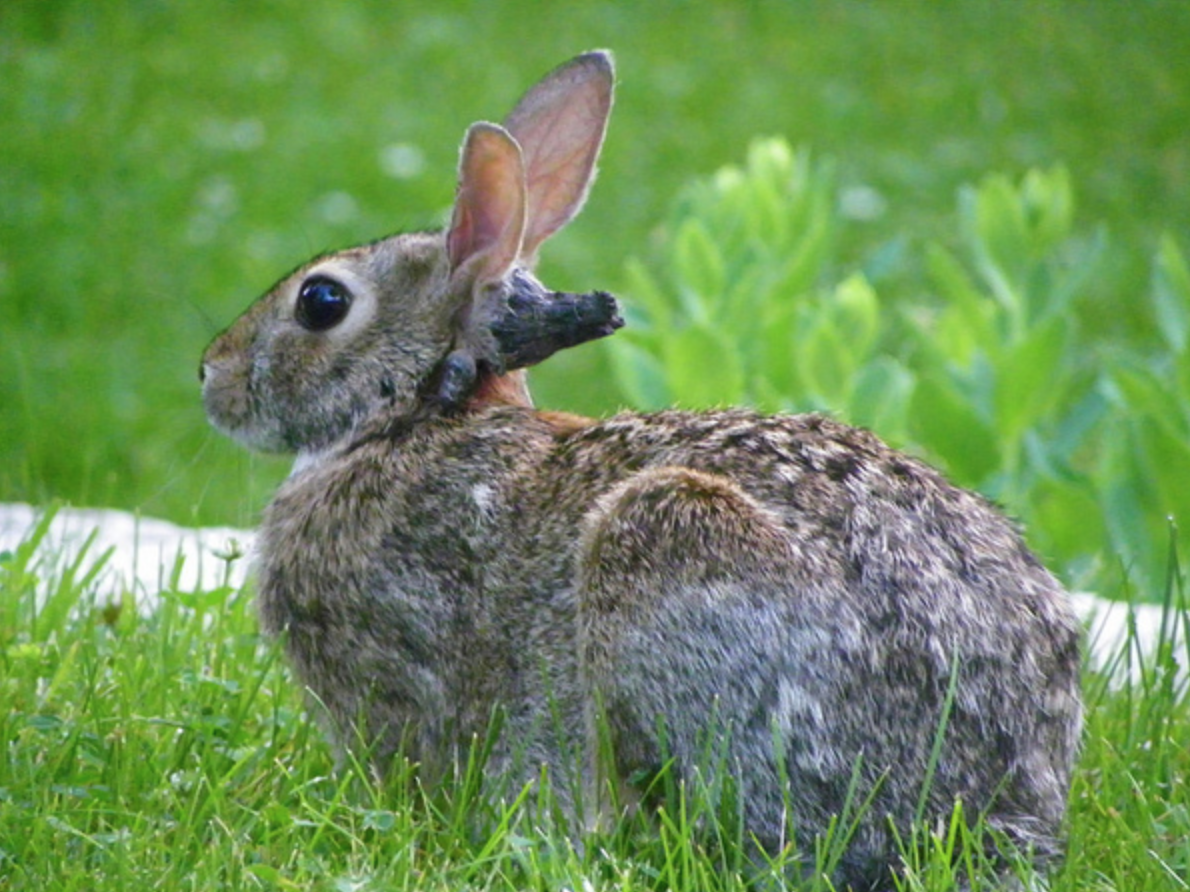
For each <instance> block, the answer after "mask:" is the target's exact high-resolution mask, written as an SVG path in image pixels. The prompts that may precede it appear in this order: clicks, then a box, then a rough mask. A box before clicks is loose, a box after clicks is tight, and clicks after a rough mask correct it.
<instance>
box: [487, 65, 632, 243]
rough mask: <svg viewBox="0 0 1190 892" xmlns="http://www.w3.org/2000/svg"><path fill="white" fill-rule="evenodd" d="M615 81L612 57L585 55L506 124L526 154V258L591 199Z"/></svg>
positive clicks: (531, 95)
mask: <svg viewBox="0 0 1190 892" xmlns="http://www.w3.org/2000/svg"><path fill="white" fill-rule="evenodd" d="M614 82H615V74H614V70H613V66H612V56H611V53H609V52H607V51H606V50H596V51H594V52H590V53H584V54H583V55H581V56H578V57H577V58H574V59H571V60H570V61H569V62H567V63H565V64H564V65H562V66H561V67H559V68H557V69H555V70H554V71H552V72H551V73H550V74H548V75H546V76H545V77H544V78H543V79H542V80H541V82H540V83H539V84H537V86H535V87H533V88H532V89H530V90H529V92H528V93H526V94H525V96H524V97H523V98H522V99H521V101H520V102H519V103H517V106H516V108H514V109H513V110H512V113H511V114H509V116H508V117H507V118H506V119H505V121H504V126H505V128H507V130H508V132H509V133H511V134H512V136H513V138H514V139H516V141H517V142H518V143H520V146H521V152H522V153H523V156H524V165H525V182H526V186H527V189H528V194H529V215H528V216H529V219H528V228H527V229H526V231H525V240H524V246H523V248H522V254H523V255H524V256H525V258H526V259H527V260H530V261H531V260H532V258H533V256H534V254H535V252H536V251H537V247H538V246H539V245H540V244H541V243H542V242H544V241H545V240H546V239H547V238H549V237H550V236H551V235H553V234H554V233H555V232H557V231H558V230H559V229H561V228H562V227H563V226H565V225H566V224H567V223H569V222H570V220H571V219H573V218H574V215H575V214H577V213H578V212H579V210H580V209H581V208H582V206H583V202H585V201H586V200H587V190H588V188H590V185H591V182H592V181H593V180H594V179H595V161H596V159H597V158H598V157H599V149H600V147H601V146H602V145H603V135H604V133H605V132H606V131H607V119H608V115H609V114H611V108H612V89H613V86H614Z"/></svg>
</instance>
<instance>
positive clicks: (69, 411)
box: [0, 0, 1190, 524]
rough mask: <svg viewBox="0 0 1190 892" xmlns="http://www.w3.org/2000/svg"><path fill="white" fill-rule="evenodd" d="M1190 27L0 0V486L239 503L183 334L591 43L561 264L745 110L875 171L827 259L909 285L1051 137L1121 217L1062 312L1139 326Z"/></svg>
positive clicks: (240, 298)
mask: <svg viewBox="0 0 1190 892" xmlns="http://www.w3.org/2000/svg"><path fill="white" fill-rule="evenodd" d="M1188 39H1190V7H1188V6H1187V5H1186V4H1184V3H1180V2H1146V3H1137V4H1129V3H1119V2H1115V0H1099V2H1085V3H1077V4H1074V3H1069V4H1054V3H1050V2H1025V0H1022V2H1019V3H1012V4H986V3H982V2H978V3H976V2H954V3H938V4H931V3H918V2H901V0H896V2H888V3H880V4H869V3H846V2H842V3H786V2H761V3H753V4H727V3H723V4H687V3H676V2H662V3H653V4H632V5H629V4H615V5H613V4H583V5H577V4H575V5H569V4H568V5H563V4H541V5H538V4H532V5H531V4H518V3H516V2H508V0H503V2H491V3H483V4H478V3H477V4H467V3H432V4H431V3H424V4H423V3H400V4H396V3H370V2H360V3H354V4H312V3H301V2H296V0H275V2H244V3H235V4H221V5H219V6H218V7H212V6H210V5H209V4H167V3H161V2H152V0H126V2H122V3H91V2H81V0H79V2H71V0H60V2H52V0H6V2H5V3H3V4H0V84H3V88H2V89H0V307H3V309H4V319H3V324H2V325H0V500H11V499H18V498H19V499H28V500H31V501H34V502H44V501H46V500H48V499H49V498H51V497H60V498H64V499H67V500H70V501H73V502H75V503H81V504H107V505H113V506H120V507H127V508H138V509H140V510H143V511H145V512H146V513H149V514H153V515H160V516H166V517H169V518H172V519H175V520H178V521H183V522H190V521H200V522H219V523H239V524H247V523H250V522H251V521H252V520H253V518H254V517H255V516H256V512H257V511H258V510H259V507H260V505H261V504H262V503H263V501H264V500H265V498H266V497H267V493H268V492H269V491H270V490H271V489H272V487H273V485H274V483H275V481H276V480H277V479H278V478H279V476H280V475H282V474H283V473H284V470H285V463H284V462H280V461H275V460H271V459H263V458H252V457H248V456H246V455H244V454H243V453H242V452H241V451H240V450H239V449H238V448H237V447H235V446H234V445H232V444H230V443H226V442H224V441H223V440H222V439H221V438H219V437H217V436H215V435H213V434H211V433H210V432H209V430H208V428H207V425H206V423H205V421H204V419H203V418H202V413H201V409H200V407H199V404H198V399H197V385H196V381H195V369H196V366H197V361H198V357H199V355H200V353H201V350H202V348H203V346H204V344H205V343H206V341H207V340H208V339H209V338H210V337H211V336H212V335H213V334H214V333H215V332H216V331H217V330H218V329H219V328H220V327H222V326H223V325H225V324H227V323H228V322H229V321H230V320H231V319H232V318H233V317H234V315H235V314H236V313H237V312H238V311H239V310H240V309H241V308H243V307H244V306H246V304H247V303H248V302H249V301H250V300H251V299H252V298H253V297H254V296H255V295H256V294H257V293H259V292H260V291H262V290H263V289H264V288H265V287H267V286H268V285H269V284H271V283H272V282H273V281H274V280H275V279H277V278H278V277H279V276H280V274H282V273H283V272H284V271H285V270H287V269H289V268H291V267H293V266H294V265H296V264H297V263H299V262H301V261H302V260H304V259H305V258H306V257H308V256H309V255H310V254H312V253H313V252H315V251H318V250H321V249H324V248H329V247H336V246H341V245H345V244H349V243H352V242H356V241H360V240H363V239H368V238H372V237H374V236H377V235H379V234H382V233H385V232H388V231H391V230H394V229H403V228H412V227H421V226H425V225H427V224H433V223H435V222H437V221H439V220H440V219H441V217H442V214H443V212H444V210H445V208H446V207H447V205H448V203H449V201H450V197H451V192H452V188H453V172H452V171H453V166H454V163H455V159H456V150H457V145H458V142H459V139H460V137H461V134H462V132H463V129H464V127H465V126H466V125H467V124H468V123H470V122H471V121H473V120H475V119H477V118H492V117H497V118H498V117H499V116H500V115H502V114H503V113H504V112H505V111H506V110H507V109H508V108H509V107H510V106H511V104H512V103H513V102H514V100H515V98H516V97H517V95H519V93H520V92H521V91H522V90H523V89H524V88H525V87H527V86H528V85H529V84H530V83H532V82H533V80H534V79H535V78H537V77H538V76H540V75H541V74H542V73H543V72H544V71H546V70H548V69H549V68H550V67H552V66H553V65H555V64H557V63H558V62H559V61H561V60H563V59H565V58H567V57H569V56H571V55H573V54H574V53H575V52H577V51H579V50H581V49H585V48H589V47H592V46H609V47H611V48H613V49H614V50H615V51H616V53H617V58H618V63H619V71H620V77H621V81H620V85H619V93H618V103H617V108H616V111H615V115H614V118H613V123H612V128H611V132H610V136H609V140H608V144H607V149H606V152H605V156H604V160H603V164H602V175H601V178H600V180H599V182H598V184H597V186H596V188H595V190H594V193H593V195H592V200H591V202H590V206H589V207H588V209H587V211H586V212H585V214H584V216H583V218H582V219H581V220H580V221H579V222H578V223H577V224H576V225H575V226H574V227H573V228H572V230H571V231H570V232H568V233H566V234H564V235H563V236H561V237H559V239H558V240H557V242H556V244H553V245H551V246H549V248H548V250H547V251H546V256H545V261H544V267H543V269H544V274H545V277H546V279H547V281H550V282H552V283H554V284H555V286H556V287H570V288H576V289H588V288H592V287H603V288H608V289H612V290H617V289H620V290H622V289H623V287H624V285H625V283H626V277H625V275H624V267H623V264H624V261H625V259H626V257H627V256H629V255H630V254H644V253H647V252H646V248H647V246H648V244H649V241H650V233H651V232H652V230H653V229H654V227H655V226H656V225H657V224H658V222H659V221H661V220H662V219H664V217H665V215H666V213H667V211H668V208H669V206H670V202H671V201H672V199H673V196H674V195H676V194H677V192H678V191H679V187H680V186H681V184H682V183H684V182H685V181H687V180H688V179H690V178H691V177H694V176H697V175H705V174H707V173H709V172H710V171H713V170H715V169H717V168H719V167H720V166H722V165H724V164H727V163H738V162H739V161H740V160H741V159H742V158H743V157H744V156H745V153H746V148H747V145H748V143H749V141H750V140H751V139H752V138H753V137H754V136H756V135H764V134H769V135H779V136H783V137H785V138H787V139H788V140H789V141H790V142H791V143H792V144H794V145H801V144H804V145H808V146H811V147H812V148H813V149H814V151H815V154H816V155H817V156H819V157H827V156H829V157H832V158H834V159H835V160H836V164H837V168H838V174H839V175H838V187H839V191H840V194H846V193H847V190H854V188H855V187H858V186H866V187H870V188H872V189H874V190H876V191H877V192H878V193H879V196H880V199H881V202H882V206H883V208H884V210H883V212H882V213H879V214H878V215H877V216H876V217H875V218H874V219H856V218H852V219H848V220H847V221H846V225H844V226H843V227H842V229H841V231H840V233H839V234H838V240H839V245H838V263H839V264H840V265H841V266H842V267H843V270H842V271H841V272H843V273H846V272H848V271H852V270H857V269H864V270H866V271H868V272H869V274H871V275H873V277H874V278H875V280H876V284H877V286H878V287H879V288H880V290H881V293H882V294H888V295H891V296H893V297H894V298H895V297H896V296H898V295H901V296H905V295H910V296H912V295H919V294H921V293H928V292H931V291H932V288H931V285H930V283H929V280H928V278H927V276H926V275H925V273H924V271H923V269H922V263H921V255H920V253H919V252H918V251H917V250H916V249H917V248H918V247H920V245H921V243H922V242H924V241H925V240H929V239H935V238H936V239H940V240H942V241H943V242H944V243H950V244H953V242H954V241H955V234H954V233H953V231H952V230H953V205H954V198H955V192H956V189H957V188H958V187H959V186H960V185H961V184H963V183H966V182H974V181H977V180H979V179H980V178H981V177H982V176H983V175H985V174H986V173H988V172H989V171H1003V172H1005V173H1007V174H1009V175H1011V176H1013V177H1014V178H1015V177H1016V176H1018V175H1019V174H1020V173H1021V172H1023V170H1024V169H1025V168H1026V167H1029V166H1033V165H1042V166H1048V165H1051V164H1054V163H1059V162H1061V163H1064V164H1066V165H1067V167H1068V168H1069V170H1070V172H1071V179H1072V181H1073V183H1074V184H1075V188H1076V193H1077V199H1078V212H1077V223H1078V227H1079V228H1080V230H1081V231H1083V232H1085V233H1090V232H1093V231H1094V230H1095V228H1096V227H1097V226H1098V225H1099V224H1100V223H1103V224H1104V225H1105V226H1106V228H1107V230H1108V231H1109V233H1110V235H1111V237H1112V250H1111V252H1110V254H1109V257H1108V258H1107V259H1106V261H1105V262H1104V264H1103V266H1102V268H1100V269H1099V270H1097V272H1096V275H1095V278H1094V281H1093V282H1092V283H1091V285H1090V286H1089V288H1088V290H1087V293H1086V294H1085V295H1084V296H1083V298H1082V299H1081V301H1080V305H1079V306H1078V308H1077V312H1078V314H1079V315H1080V317H1081V318H1082V319H1083V321H1084V325H1085V328H1086V329H1087V331H1088V332H1090V333H1091V334H1092V335H1095V334H1099V335H1107V334H1110V335H1111V336H1112V337H1117V336H1119V337H1124V338H1126V339H1128V340H1129V341H1131V342H1134V343H1136V344H1139V345H1141V346H1145V345H1149V344H1151V343H1152V342H1153V338H1154V331H1155V328H1156V323H1155V319H1154V316H1153V312H1152V310H1151V309H1150V305H1149V303H1148V302H1147V300H1145V299H1144V292H1143V288H1144V285H1145V283H1146V282H1147V278H1148V275H1149V273H1148V270H1149V262H1150V259H1151V256H1152V254H1153V252H1154V251H1155V250H1156V246H1157V239H1158V235H1159V233H1160V232H1161V231H1163V230H1169V231H1171V232H1173V233H1174V234H1175V235H1178V236H1180V237H1181V239H1182V244H1183V245H1184V244H1185V242H1186V239H1185V235H1186V233H1187V232H1188V231H1190V204H1187V202H1186V201H1185V200H1184V196H1185V195H1186V191H1187V187H1188V185H1190V184H1188V183H1187V171H1190V140H1188V139H1187V136H1186V133H1187V131H1186V126H1185V122H1186V121H1187V120H1190V54H1187V53H1186V52H1185V47H1186V45H1187V41H1188ZM851 194H855V193H851ZM625 296H626V297H627V298H628V299H631V297H632V295H631V293H629V292H625ZM604 349H605V348H603V347H600V346H592V347H590V348H583V349H582V350H578V351H574V353H573V355H568V356H559V357H557V359H556V360H555V361H552V362H551V363H550V364H549V365H548V366H547V367H546V368H543V369H541V370H540V372H539V373H538V374H537V378H536V380H537V382H538V387H537V392H538V395H539V397H540V399H541V402H542V403H543V404H546V405H549V406H553V407H563V408H572V409H576V410H580V411H593V412H602V411H607V410H610V409H613V408H615V407H616V406H617V405H619V404H621V403H622V402H623V401H624V399H625V397H624V396H623V395H622V394H621V392H620V391H619V390H618V389H617V388H616V386H615V384H614V382H613V381H612V377H611V374H610V372H609V369H608V365H607V362H606V354H605V352H604Z"/></svg>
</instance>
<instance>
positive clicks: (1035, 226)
mask: <svg viewBox="0 0 1190 892" xmlns="http://www.w3.org/2000/svg"><path fill="white" fill-rule="evenodd" d="M1021 198H1022V199H1023V201H1024V208H1025V213H1026V215H1027V217H1028V221H1029V235H1030V242H1031V245H1032V251H1033V254H1034V256H1038V255H1040V254H1042V253H1044V252H1046V251H1049V250H1051V249H1052V248H1054V247H1055V246H1057V245H1058V244H1060V243H1061V242H1063V241H1065V240H1066V239H1067V238H1069V237H1070V230H1071V225H1072V223H1073V220H1074V190H1073V189H1072V188H1071V185H1070V173H1069V172H1068V171H1067V170H1066V168H1065V167H1063V166H1062V165H1057V166H1055V167H1052V168H1050V169H1049V170H1038V169H1036V168H1034V169H1033V170H1030V171H1029V172H1028V173H1026V174H1025V180H1024V182H1023V183H1022V184H1021Z"/></svg>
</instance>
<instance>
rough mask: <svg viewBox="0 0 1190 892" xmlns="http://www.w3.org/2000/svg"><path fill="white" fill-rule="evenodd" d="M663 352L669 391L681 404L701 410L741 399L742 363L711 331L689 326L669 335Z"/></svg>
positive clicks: (729, 346)
mask: <svg viewBox="0 0 1190 892" xmlns="http://www.w3.org/2000/svg"><path fill="white" fill-rule="evenodd" d="M664 350H665V371H666V377H667V380H668V382H669V385H670V391H671V392H672V393H673V396H674V398H675V400H676V401H677V402H678V403H680V404H681V405H683V406H688V407H692V408H705V407H709V406H722V405H730V404H734V403H738V402H741V401H742V400H743V398H744V366H743V362H742V361H741V359H740V357H739V355H738V354H737V353H736V351H735V350H733V349H732V348H731V345H730V344H728V343H727V342H726V341H725V339H724V338H723V337H722V336H721V335H719V334H718V333H717V332H716V331H714V330H713V329H710V328H707V327H704V326H691V327H689V328H685V329H682V330H681V331H677V332H673V333H671V335H670V336H669V337H667V338H666V339H665V342H664Z"/></svg>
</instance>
